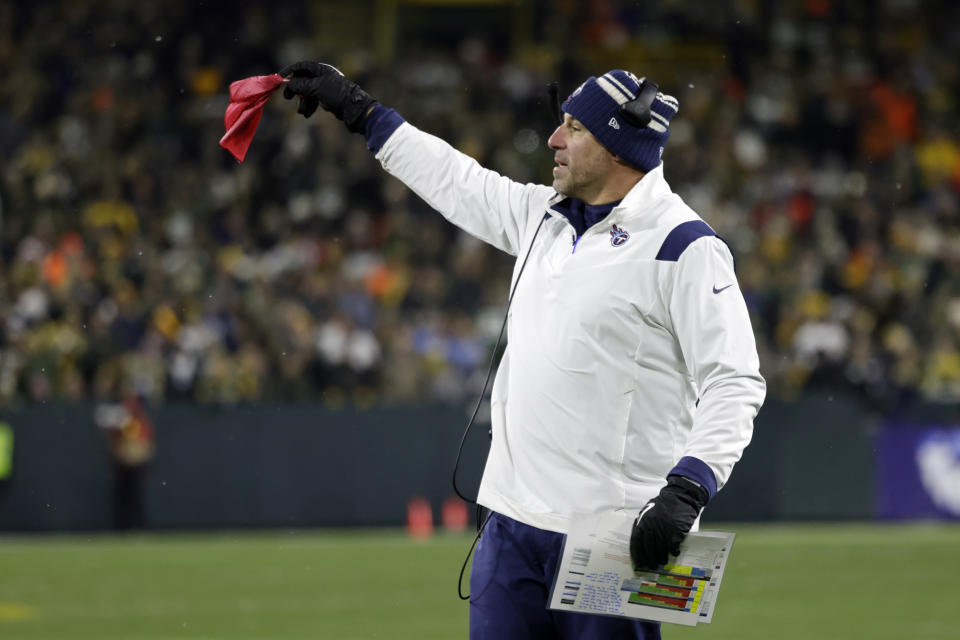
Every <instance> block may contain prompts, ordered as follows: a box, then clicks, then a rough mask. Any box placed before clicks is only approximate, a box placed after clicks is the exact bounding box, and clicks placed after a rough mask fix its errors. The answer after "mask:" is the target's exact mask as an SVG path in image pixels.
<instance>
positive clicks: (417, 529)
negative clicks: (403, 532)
mask: <svg viewBox="0 0 960 640" xmlns="http://www.w3.org/2000/svg"><path fill="white" fill-rule="evenodd" d="M407 533H408V534H409V535H410V537H411V538H416V539H417V540H426V539H427V538H429V537H430V536H432V535H433V509H432V508H431V507H430V502H429V501H428V500H427V499H426V498H423V497H421V496H417V497H415V498H411V499H410V502H408V503H407Z"/></svg>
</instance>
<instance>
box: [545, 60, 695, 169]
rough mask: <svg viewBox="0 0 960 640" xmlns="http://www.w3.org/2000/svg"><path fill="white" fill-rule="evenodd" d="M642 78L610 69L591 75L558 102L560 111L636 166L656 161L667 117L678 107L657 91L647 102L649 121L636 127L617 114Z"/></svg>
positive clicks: (663, 142)
mask: <svg viewBox="0 0 960 640" xmlns="http://www.w3.org/2000/svg"><path fill="white" fill-rule="evenodd" d="M642 83H643V78H640V79H637V77H636V76H635V75H633V74H632V73H630V72H629V71H623V70H622V69H614V70H613V71H608V72H607V73H605V74H603V75H602V76H600V77H599V78H597V77H596V76H591V77H590V78H588V79H587V81H586V82H584V83H583V84H582V85H580V86H579V87H578V88H577V90H576V91H574V92H573V93H571V94H570V97H569V98H567V99H566V101H565V102H564V103H563V105H561V108H562V109H563V110H564V112H566V113H569V114H570V115H571V116H573V117H574V118H576V119H577V120H579V121H580V122H581V123H583V126H585V127H586V128H587V130H588V131H589V132H590V133H592V134H593V137H594V138H596V139H597V140H598V141H599V142H600V144H602V145H603V146H604V147H606V148H607V149H608V150H609V151H610V153H612V154H614V155H616V156H618V157H620V158H622V159H623V160H624V161H625V162H627V163H629V164H630V165H632V166H634V167H636V168H637V169H640V170H641V171H650V170H651V169H655V168H656V167H657V166H659V165H660V156H661V155H663V147H664V146H665V145H666V144H667V138H669V137H670V119H671V118H673V116H675V115H676V114H677V109H679V108H680V105H679V103H678V102H677V99H676V98H674V97H673V96H668V95H664V94H662V93H658V94H657V97H656V98H654V100H653V104H652V105H651V106H650V122H649V123H648V124H647V126H646V127H643V128H639V129H638V128H637V127H635V126H633V125H632V124H630V123H629V122H627V121H626V120H624V118H623V117H622V116H621V115H620V111H619V109H620V105H621V104H623V103H625V102H628V101H629V100H633V99H634V98H636V97H637V94H638V93H639V92H640V85H641V84H642Z"/></svg>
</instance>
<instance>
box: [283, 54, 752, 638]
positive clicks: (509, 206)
mask: <svg viewBox="0 0 960 640" xmlns="http://www.w3.org/2000/svg"><path fill="white" fill-rule="evenodd" d="M280 74H281V75H283V76H285V77H286V76H289V77H290V80H289V84H288V85H287V86H286V88H285V90H284V96H285V97H286V98H288V99H289V98H292V97H294V96H295V95H299V96H300V106H299V109H298V111H299V112H300V113H302V114H303V115H304V116H310V115H311V114H312V113H313V112H314V111H315V110H316V108H317V106H318V105H320V106H323V107H324V108H325V109H327V110H328V111H331V112H332V113H333V114H334V115H336V116H337V117H339V118H341V119H342V120H343V121H344V122H345V123H346V125H347V127H348V128H349V129H350V130H351V131H354V132H357V133H363V134H364V135H365V136H366V139H367V145H368V147H369V148H370V149H371V150H372V151H374V152H375V153H376V157H377V159H378V160H379V161H380V162H381V163H382V164H383V167H384V168H385V169H386V170H387V171H388V172H389V173H391V174H392V175H394V176H396V177H397V178H399V179H400V180H402V181H403V182H404V183H406V184H407V186H409V187H410V188H411V189H412V190H413V191H414V192H416V193H417V194H418V195H420V196H421V197H422V198H423V199H424V200H426V201H427V202H428V203H429V204H430V205H431V206H433V207H434V208H435V209H436V210H437V211H439V212H440V213H441V214H443V215H444V216H445V217H446V218H447V219H449V220H450V221H451V222H453V223H454V224H456V225H457V226H459V227H461V228H462V229H464V230H466V231H467V232H469V233H471V234H473V235H475V236H477V237H478V238H481V239H482V240H484V241H486V242H488V243H490V244H492V245H493V246H495V247H497V248H499V249H502V250H503V251H506V252H508V253H510V254H511V255H515V256H517V258H518V259H517V262H516V266H515V268H514V274H513V278H512V280H513V282H512V286H513V291H514V293H513V298H512V303H511V306H510V310H509V317H508V327H509V336H510V339H509V345H508V347H507V349H506V351H505V353H504V356H503V359H502V361H501V362H500V366H499V369H498V371H497V376H496V379H495V380H494V384H493V392H492V400H491V411H492V427H493V431H492V433H493V438H492V442H491V449H490V454H489V458H488V460H487V464H486V468H485V470H484V474H483V480H482V482H481V486H480V492H479V497H478V502H479V503H480V504H482V505H483V506H485V507H486V508H488V509H490V510H491V512H492V515H491V516H490V517H489V519H488V521H487V522H486V524H485V528H484V530H483V533H482V536H481V539H480V542H479V544H478V546H477V550H476V555H475V557H474V562H473V568H472V571H471V576H470V586H471V605H470V635H471V637H472V638H497V639H502V638H555V637H556V638H615V637H616V638H647V639H649V638H659V637H660V631H659V626H658V625H656V624H653V623H646V622H634V621H629V620H622V619H618V618H609V617H602V616H593V615H585V614H571V613H566V612H556V611H552V610H549V609H547V599H548V596H549V593H550V589H551V585H552V582H553V580H554V577H555V573H556V569H557V564H558V561H559V555H560V552H561V549H562V545H563V539H564V534H565V533H566V532H567V531H568V529H569V526H570V523H571V522H573V521H574V520H576V519H578V518H586V517H591V516H592V517H595V516H596V515H597V514H600V513H602V512H608V511H613V510H617V509H627V510H631V511H634V512H640V511H641V509H642V513H641V514H640V515H639V517H638V518H637V521H636V522H635V524H634V528H633V532H632V536H631V542H630V547H631V557H632V559H633V561H634V564H635V565H636V566H638V567H653V566H656V565H658V564H661V563H663V562H665V561H666V560H667V557H668V554H669V553H676V552H677V547H678V545H679V544H680V542H681V541H682V540H683V538H684V537H685V536H686V534H687V533H688V532H689V531H690V530H691V528H692V527H693V525H694V523H695V521H696V519H697V518H698V516H699V513H700V511H701V509H702V508H703V507H704V505H705V504H706V503H707V501H708V500H709V499H710V498H711V497H712V496H713V495H714V494H715V493H716V492H717V490H718V489H719V488H720V487H722V486H723V484H724V483H725V482H726V481H727V479H728V477H729V476H730V472H731V469H732V468H733V465H734V464H735V463H736V461H737V460H738V459H739V458H740V455H741V453H742V452H743V449H744V447H746V445H747V444H748V442H749V441H750V437H751V434H752V430H753V419H754V417H755V415H756V413H757V411H758V410H759V407H760V405H761V403H762V401H763V398H764V394H765V384H764V381H763V378H762V377H761V376H760V373H759V366H758V359H757V354H756V346H755V343H754V338H753V333H752V330H751V327H750V320H749V317H748V315H747V310H746V305H745V304H744V301H743V296H742V295H741V293H740V290H739V287H738V285H737V281H736V276H735V275H734V268H733V258H732V256H731V254H730V251H729V250H728V248H727V246H726V245H725V244H724V242H723V241H721V240H720V239H719V238H717V237H716V234H715V233H714V232H713V230H712V229H711V228H710V227H709V226H707V224H706V223H704V222H703V221H702V220H701V219H700V218H699V217H698V216H697V214H696V213H694V212H693V211H692V210H691V209H690V208H689V207H687V206H686V205H685V204H684V203H683V201H682V200H681V199H680V198H679V197H678V196H677V195H676V194H674V193H673V192H672V191H671V190H670V188H669V186H668V185H667V183H666V181H665V180H664V177H663V168H662V165H661V161H660V156H661V154H662V152H663V147H664V145H665V143H666V141H667V138H668V136H669V133H670V131H669V125H670V120H671V118H672V117H673V116H674V114H676V112H677V108H678V105H677V101H676V100H675V99H674V98H672V97H671V96H667V95H663V94H661V93H658V92H657V91H656V85H653V84H652V83H644V82H643V81H641V80H638V79H637V78H636V77H635V76H633V75H632V74H630V73H628V72H625V71H621V70H615V71H611V72H609V73H606V74H604V75H603V76H601V77H599V78H597V77H591V78H589V79H588V80H587V81H586V82H584V84H583V85H581V86H580V87H579V88H578V89H577V90H576V91H575V92H574V93H573V94H572V95H571V96H570V97H569V98H568V99H567V100H566V101H565V102H564V103H563V105H562V110H563V112H564V117H563V122H562V124H560V126H559V127H557V129H556V131H554V132H553V135H552V136H551V137H550V139H549V142H548V144H549V146H550V148H551V149H553V150H554V159H555V161H556V167H554V169H553V185H552V186H550V187H547V186H542V185H533V184H526V185H523V184H518V183H515V182H513V181H511V180H509V179H507V178H505V177H503V176H500V175H498V174H496V173H494V172H492V171H489V170H486V169H484V168H482V167H481V166H480V165H479V164H477V162H476V161H474V160H473V159H471V158H469V157H467V156H465V155H463V154H461V153H459V152H457V151H456V150H454V149H453V148H452V147H450V146H449V145H448V144H447V143H445V142H443V141H442V140H439V139H438V138H435V137H433V136H431V135H428V134H426V133H424V132H421V131H419V130H417V129H416V128H414V127H413V126H411V125H410V124H408V123H406V122H405V121H404V120H403V118H401V117H400V115H399V114H397V113H396V112H395V111H393V110H392V109H387V108H385V107H383V106H381V105H380V104H379V103H377V102H376V101H375V100H374V99H373V98H372V97H370V96H369V95H368V94H367V93H365V92H364V91H363V90H362V89H360V88H359V87H358V86H357V85H356V84H355V83H353V82H351V81H350V80H348V79H347V78H345V77H344V76H343V75H342V74H341V73H340V72H339V71H337V70H336V69H335V68H333V67H331V66H329V65H325V64H321V63H316V62H300V63H296V64H293V65H290V66H289V67H287V68H285V69H283V70H282V71H281V72H280ZM638 103H639V104H638ZM645 103H646V104H645ZM623 105H626V106H623ZM622 106H623V108H621V107H622ZM631 110H632V111H631ZM638 111H639V115H638V114H637V112H638ZM631 114H632V115H631Z"/></svg>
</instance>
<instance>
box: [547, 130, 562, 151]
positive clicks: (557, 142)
mask: <svg viewBox="0 0 960 640" xmlns="http://www.w3.org/2000/svg"><path fill="white" fill-rule="evenodd" d="M563 145H564V142H563V125H560V126H559V127H557V128H556V129H554V130H553V133H552V134H550V138H549V139H547V146H548V147H550V148H551V149H562V148H563Z"/></svg>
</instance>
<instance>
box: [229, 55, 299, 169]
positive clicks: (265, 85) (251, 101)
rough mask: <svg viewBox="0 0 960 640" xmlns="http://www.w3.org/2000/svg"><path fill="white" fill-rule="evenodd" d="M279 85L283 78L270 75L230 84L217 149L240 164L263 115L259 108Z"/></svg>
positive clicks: (261, 107)
mask: <svg viewBox="0 0 960 640" xmlns="http://www.w3.org/2000/svg"><path fill="white" fill-rule="evenodd" d="M283 81H284V80H283V76H281V75H280V74H277V73H272V74H270V75H268V76H252V77H250V78H244V79H243V80H237V81H236V82H231V83H230V104H228V105H227V113H226V114H225V115H224V117H223V126H224V129H226V133H224V134H223V137H222V138H220V146H221V147H223V148H224V149H226V150H227V151H229V152H230V153H232V154H233V157H234V158H236V159H237V162H243V159H244V157H246V155H247V149H249V148H250V143H251V142H253V134H254V133H256V132H257V125H258V124H260V116H262V115H263V105H265V104H266V103H267V100H268V99H269V98H270V96H271V95H273V92H274V91H276V90H277V89H278V88H279V87H280V85H281V84H283Z"/></svg>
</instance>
